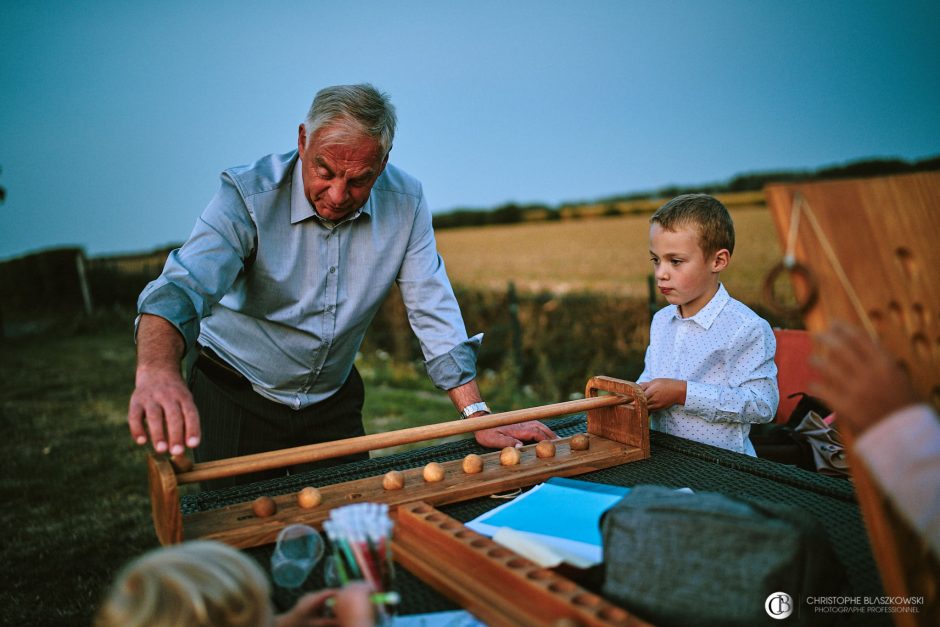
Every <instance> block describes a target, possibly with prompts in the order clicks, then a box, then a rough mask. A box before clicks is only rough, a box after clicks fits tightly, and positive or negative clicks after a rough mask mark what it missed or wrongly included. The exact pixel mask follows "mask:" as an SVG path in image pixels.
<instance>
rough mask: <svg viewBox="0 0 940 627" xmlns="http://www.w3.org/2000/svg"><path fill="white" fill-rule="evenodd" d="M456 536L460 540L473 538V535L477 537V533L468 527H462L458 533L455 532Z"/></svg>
mask: <svg viewBox="0 0 940 627" xmlns="http://www.w3.org/2000/svg"><path fill="white" fill-rule="evenodd" d="M454 537H455V538H459V539H460V540H466V539H467V538H473V537H475V534H474V533H473V532H472V531H467V530H466V529H461V530H460V531H458V532H457V533H455V534H454Z"/></svg>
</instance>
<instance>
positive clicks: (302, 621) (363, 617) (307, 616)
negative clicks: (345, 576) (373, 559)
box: [274, 583, 375, 627]
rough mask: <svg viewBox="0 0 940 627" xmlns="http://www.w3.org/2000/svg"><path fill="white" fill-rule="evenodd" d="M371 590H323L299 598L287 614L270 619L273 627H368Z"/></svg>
mask: <svg viewBox="0 0 940 627" xmlns="http://www.w3.org/2000/svg"><path fill="white" fill-rule="evenodd" d="M371 593H372V587H371V586H369V585H368V584H365V583H350V584H348V585H346V586H344V587H343V588H341V589H340V590H333V589H326V590H320V591H318V592H310V593H308V594H305V595H304V596H302V597H300V598H299V599H298V600H297V603H295V604H294V607H292V608H291V609H290V610H289V611H287V612H285V613H283V614H279V615H277V616H275V617H274V625H275V627H304V626H305V625H322V626H325V625H337V626H339V627H372V625H374V624H375V611H374V608H373V606H372V601H371V600H370V598H369V597H370V595H371Z"/></svg>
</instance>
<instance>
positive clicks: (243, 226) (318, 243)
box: [138, 151, 482, 408]
mask: <svg viewBox="0 0 940 627" xmlns="http://www.w3.org/2000/svg"><path fill="white" fill-rule="evenodd" d="M396 282H397V283H398V286H399V288H400V289H401V293H402V298H403V300H404V304H405V308H406V310H407V312H408V320H409V322H410V324H411V328H412V329H413V330H414V332H415V334H416V335H417V337H418V339H419V341H420V344H421V349H422V351H423V353H424V357H425V360H426V362H425V363H426V367H427V370H428V374H429V376H430V377H431V380H432V381H433V382H434V384H435V385H437V386H438V387H439V388H441V389H445V390H446V389H450V388H453V387H456V386H458V385H462V384H463V383H466V382H468V381H470V380H471V379H473V378H474V377H475V376H476V353H477V350H478V348H479V345H480V342H481V341H482V334H479V335H476V336H474V337H472V338H468V337H467V332H466V328H465V327H464V322H463V318H462V316H461V314H460V308H459V307H458V305H457V300H456V298H455V297H454V292H453V288H452V287H451V285H450V281H449V280H448V278H447V273H446V271H445V269H444V262H443V260H442V259H441V257H440V255H439V254H438V252H437V246H436V244H435V241H434V232H433V230H432V228H431V212H430V209H429V208H428V204H427V201H426V199H425V197H424V192H423V191H422V189H421V183H420V182H419V181H417V180H416V179H415V178H413V177H411V176H409V175H408V174H406V173H404V172H402V171H401V170H399V169H397V168H396V167H395V166H393V165H391V164H389V165H387V166H386V168H385V171H384V172H383V173H382V175H381V176H380V177H379V178H378V180H377V181H376V183H375V185H374V186H373V188H372V192H371V194H370V196H369V199H368V201H367V202H366V204H365V205H363V207H362V208H361V209H360V210H359V211H357V212H356V213H355V214H353V215H352V216H350V217H349V218H348V219H346V220H343V221H341V222H339V223H335V224H334V223H332V222H329V221H327V220H324V219H322V218H321V217H320V216H318V215H317V214H316V212H315V211H314V209H313V206H312V205H311V204H310V202H309V201H308V200H307V197H306V195H305V194H304V189H303V181H302V174H301V170H300V159H299V158H298V155H297V152H296V151H293V152H290V153H287V154H283V155H269V156H267V157H264V158H262V159H260V160H258V161H256V162H255V163H253V164H251V165H248V166H240V167H236V168H232V169H229V170H226V171H225V172H223V173H222V185H221V188H220V189H219V191H218V193H216V195H215V197H214V198H213V199H212V201H211V202H210V203H209V205H208V207H207V208H206V210H205V211H204V212H203V214H202V215H201V216H200V218H199V220H198V222H197V223H196V226H195V228H194V230H193V232H192V234H191V235H190V237H189V239H188V240H187V241H186V243H185V244H183V246H182V247H181V248H179V249H177V250H174V251H173V252H172V253H170V256H169V257H168V259H167V262H166V266H165V267H164V269H163V273H162V274H161V275H160V277H158V278H157V279H156V280H154V281H153V282H151V283H150V284H148V285H147V287H146V288H144V291H143V292H142V293H141V295H140V298H139V299H138V311H139V313H147V314H154V315H157V316H160V317H162V318H165V319H166V320H168V321H169V322H170V323H171V324H173V325H174V326H175V327H176V328H177V329H178V330H179V332H180V333H181V334H182V336H183V338H184V339H185V342H186V345H187V347H188V348H191V347H192V346H193V345H194V343H195V342H196V340H197V338H198V341H199V343H201V344H202V345H204V346H208V347H209V348H211V349H212V350H214V351H215V352H216V353H218V354H219V355H220V356H221V357H222V358H223V359H225V360H226V361H227V362H228V363H230V364H231V365H232V366H234V367H236V368H237V369H238V370H239V371H240V372H241V373H242V374H244V375H245V377H246V378H247V379H248V380H249V381H250V382H251V384H252V386H253V388H254V389H255V391H257V392H258V393H259V394H261V395H263V396H265V397H267V398H270V399H272V400H275V401H278V402H280V403H283V404H285V405H288V406H291V407H294V408H301V407H306V406H308V405H311V404H313V403H316V402H319V401H321V400H323V399H325V398H327V397H329V396H330V395H332V394H333V393H334V392H336V391H337V390H338V389H339V388H340V386H341V385H342V384H343V383H344V382H345V381H346V378H347V377H348V376H349V373H350V372H351V370H352V367H353V362H354V360H355V356H356V352H357V351H358V350H359V346H360V344H361V343H362V339H363V337H364V335H365V333H366V330H367V329H368V327H369V324H370V323H371V322H372V319H373V317H374V316H375V314H376V312H377V311H378V309H379V306H380V305H381V304H382V302H383V301H384V300H385V297H386V295H387V294H388V291H389V289H391V287H392V285H393V284H394V283H396Z"/></svg>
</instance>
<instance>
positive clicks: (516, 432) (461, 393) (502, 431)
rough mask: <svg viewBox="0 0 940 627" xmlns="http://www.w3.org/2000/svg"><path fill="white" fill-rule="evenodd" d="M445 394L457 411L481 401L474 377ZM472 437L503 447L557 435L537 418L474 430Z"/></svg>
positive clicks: (549, 438) (479, 441)
mask: <svg viewBox="0 0 940 627" xmlns="http://www.w3.org/2000/svg"><path fill="white" fill-rule="evenodd" d="M447 395H448V396H450V400H451V402H452V403H453V404H454V407H455V408H457V411H460V410H461V409H463V408H464V407H469V406H470V405H472V404H474V403H479V402H482V401H483V396H482V395H481V394H480V388H479V387H477V382H476V380H475V379H471V380H470V381H468V382H467V383H465V384H463V385H461V386H458V387H455V388H451V389H450V390H448V391H447ZM487 413H488V412H485V411H479V412H476V413H473V414H471V415H470V416H469V417H468V418H467V420H473V419H474V418H476V417H477V416H485V415H487ZM474 437H475V438H476V441H477V443H478V444H479V445H480V446H485V447H487V448H505V447H507V446H514V447H519V446H522V442H538V441H540V440H551V439H554V438H556V437H558V436H556V435H555V432H554V431H552V430H551V429H549V428H548V427H546V426H545V425H544V424H542V423H541V422H539V421H538V420H529V421H527V422H520V423H519V424H515V425H507V426H505V427H493V428H492V429H482V430H480V431H477V432H475V433H474Z"/></svg>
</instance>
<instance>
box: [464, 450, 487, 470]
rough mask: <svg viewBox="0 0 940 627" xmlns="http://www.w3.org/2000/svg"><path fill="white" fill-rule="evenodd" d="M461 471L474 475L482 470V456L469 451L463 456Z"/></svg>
mask: <svg viewBox="0 0 940 627" xmlns="http://www.w3.org/2000/svg"><path fill="white" fill-rule="evenodd" d="M462 467H463V471H464V473H465V474H468V475H475V474H477V473H478V472H483V458H482V457H480V456H479V455H476V454H474V453H470V454H469V455H467V456H466V457H464V458H463V464H462Z"/></svg>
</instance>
